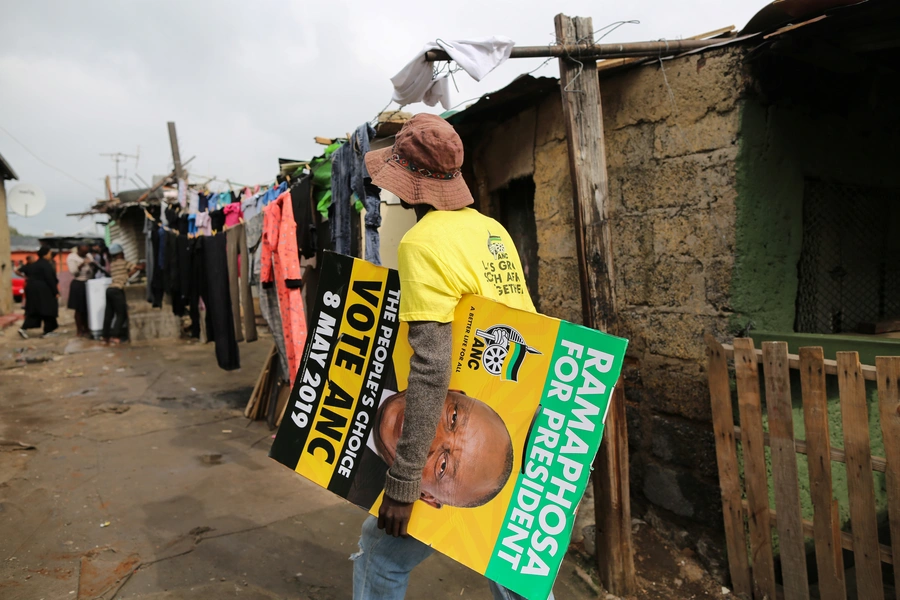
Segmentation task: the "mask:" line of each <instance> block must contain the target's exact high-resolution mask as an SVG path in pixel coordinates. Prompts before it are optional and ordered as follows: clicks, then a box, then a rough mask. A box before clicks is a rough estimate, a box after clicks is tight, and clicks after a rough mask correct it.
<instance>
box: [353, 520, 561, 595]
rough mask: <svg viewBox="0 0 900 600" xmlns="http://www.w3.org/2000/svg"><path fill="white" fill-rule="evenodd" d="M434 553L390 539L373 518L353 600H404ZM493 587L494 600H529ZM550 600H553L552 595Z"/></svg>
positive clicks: (357, 558)
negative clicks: (422, 565)
mask: <svg viewBox="0 0 900 600" xmlns="http://www.w3.org/2000/svg"><path fill="white" fill-rule="evenodd" d="M433 553H434V549H432V548H431V547H430V546H426V545H425V544H423V543H422V542H420V541H419V540H415V539H413V538H411V537H409V538H395V537H393V536H390V535H387V534H386V533H385V532H384V531H383V530H381V529H378V519H376V518H375V517H373V516H371V515H370V516H369V518H368V519H366V522H365V523H363V526H362V534H361V535H360V538H359V553H358V554H354V555H353V556H352V557H351V558H352V560H353V600H403V598H404V597H405V596H406V588H407V586H408V585H409V574H410V573H411V572H412V570H413V569H415V568H416V566H418V564H419V563H421V562H422V561H423V560H425V559H426V558H428V557H429V556H431V555H432V554H433ZM490 584H491V594H492V595H493V598H494V600H525V599H524V598H523V597H522V596H520V595H519V594H516V593H514V592H511V591H509V590H508V589H506V588H505V587H502V586H499V585H497V584H496V583H494V582H493V581H491V582H490ZM548 600H553V595H552V594H551V595H550V598H549V599H548Z"/></svg>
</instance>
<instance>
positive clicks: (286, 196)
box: [260, 193, 307, 385]
mask: <svg viewBox="0 0 900 600" xmlns="http://www.w3.org/2000/svg"><path fill="white" fill-rule="evenodd" d="M264 212H265V219H264V222H263V241H262V245H263V246H262V255H261V257H260V262H261V265H260V267H261V272H260V280H261V281H262V282H263V283H264V284H268V285H269V286H270V287H271V286H272V285H274V286H275V288H276V290H277V291H278V306H279V310H280V312H281V326H282V329H283V331H284V346H285V354H286V357H287V363H288V376H289V378H290V382H291V385H293V384H294V378H295V377H296V375H297V371H298V369H299V368H300V361H301V359H302V357H303V348H304V346H305V344H306V332H307V330H306V315H305V311H304V307H303V295H302V291H301V283H302V282H301V273H300V254H299V252H298V251H297V232H296V228H297V223H296V221H295V220H294V214H293V213H294V210H293V206H292V205H291V196H290V193H283V194H282V195H280V196H279V197H278V198H277V199H276V200H275V201H274V202H272V203H270V204H269V205H268V206H267V207H266V208H265V211H264Z"/></svg>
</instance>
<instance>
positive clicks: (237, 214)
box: [222, 202, 244, 227]
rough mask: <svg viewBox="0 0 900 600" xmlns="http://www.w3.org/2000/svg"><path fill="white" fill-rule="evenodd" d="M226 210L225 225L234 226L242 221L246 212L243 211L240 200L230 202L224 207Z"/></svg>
mask: <svg viewBox="0 0 900 600" xmlns="http://www.w3.org/2000/svg"><path fill="white" fill-rule="evenodd" d="M222 210H223V211H224V212H225V227H234V226H235V225H237V224H238V223H240V222H241V219H242V218H243V216H244V213H242V212H241V204H240V202H235V203H232V204H228V205H226V206H225V208H223V209H222Z"/></svg>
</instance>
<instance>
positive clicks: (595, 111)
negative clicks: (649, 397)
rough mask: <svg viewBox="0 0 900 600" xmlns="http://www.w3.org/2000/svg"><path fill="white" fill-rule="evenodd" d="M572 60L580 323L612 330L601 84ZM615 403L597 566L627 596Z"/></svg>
mask: <svg viewBox="0 0 900 600" xmlns="http://www.w3.org/2000/svg"><path fill="white" fill-rule="evenodd" d="M554 24H555V29H556V38H557V41H558V42H559V43H560V44H569V45H572V44H593V41H594V28H593V24H592V21H591V19H590V18H582V17H575V18H571V17H567V16H565V15H563V14H559V15H556V18H555V19H554ZM569 55H570V53H562V54H559V55H558V56H559V57H560V58H559V72H560V77H559V84H560V93H561V94H562V106H563V119H564V122H565V124H566V133H567V135H566V140H567V144H568V151H569V169H570V172H571V178H572V192H573V193H572V200H573V204H574V217H575V219H574V220H575V242H576V249H577V253H578V267H579V276H580V284H581V285H580V287H581V305H582V315H583V323H584V324H585V325H586V326H588V327H592V328H595V329H599V330H601V331H608V332H611V333H615V331H616V301H615V287H614V285H613V282H614V281H615V271H614V269H613V255H614V253H613V246H612V239H611V233H610V225H609V214H610V207H609V189H608V177H607V172H606V145H605V143H606V141H605V137H604V134H603V118H602V106H601V103H600V79H599V77H597V75H596V69H597V61H596V59H592V58H585V59H581V60H579V61H576V60H573V59H571V58H570V57H569ZM587 74H590V76H588V75H587ZM619 387H621V386H619ZM620 391H621V390H620ZM611 401H612V405H611V407H610V411H611V412H610V415H609V422H608V424H607V431H606V432H605V435H604V436H603V442H602V443H601V447H600V453H599V456H600V460H599V461H598V463H597V472H596V473H595V475H594V476H595V477H596V478H599V482H600V485H598V486H597V489H598V494H595V499H594V508H595V510H596V514H597V567H598V570H599V574H600V580H601V582H602V583H603V585H604V587H605V588H606V589H607V590H608V591H609V592H611V593H612V594H614V595H616V596H627V595H631V594H634V593H635V592H636V591H637V578H636V576H635V571H634V548H633V546H632V540H631V504H630V502H627V501H624V500H625V499H627V498H628V497H629V490H628V485H629V482H628V437H627V427H626V423H625V397H624V394H613V396H612V400H611ZM610 425H611V426H610Z"/></svg>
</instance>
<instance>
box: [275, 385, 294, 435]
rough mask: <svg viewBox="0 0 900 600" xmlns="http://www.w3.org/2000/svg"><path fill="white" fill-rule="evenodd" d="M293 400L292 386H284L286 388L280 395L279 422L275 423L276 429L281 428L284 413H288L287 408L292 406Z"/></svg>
mask: <svg viewBox="0 0 900 600" xmlns="http://www.w3.org/2000/svg"><path fill="white" fill-rule="evenodd" d="M290 399H291V386H290V385H289V384H287V383H286V384H284V387H283V388H282V389H281V393H280V394H279V395H278V406H279V407H280V408H279V409H278V420H277V421H275V427H279V426H280V425H281V420H282V419H284V413H286V412H287V407H288V406H289V405H290Z"/></svg>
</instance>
